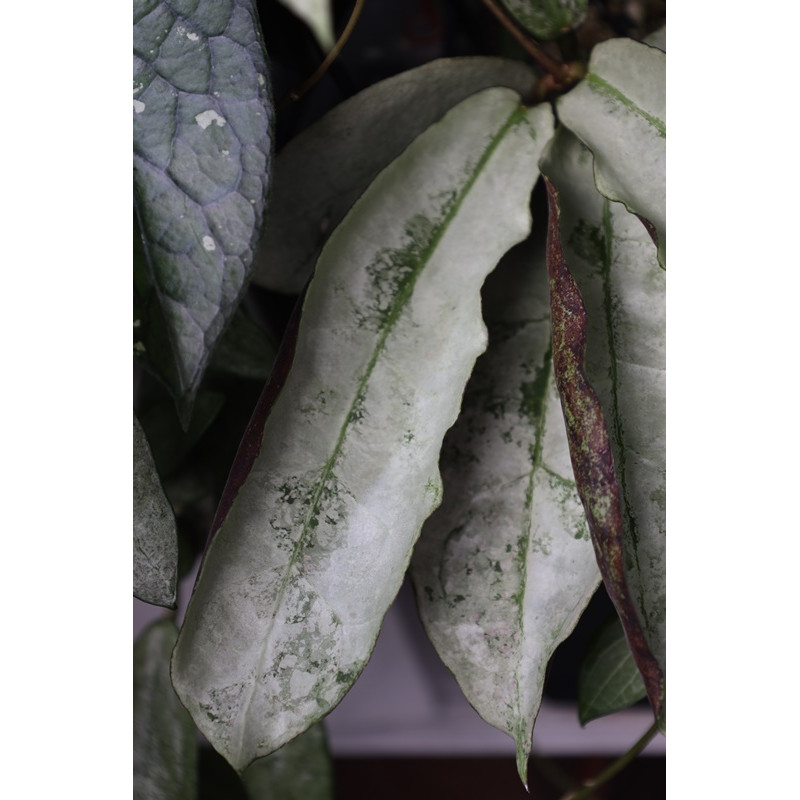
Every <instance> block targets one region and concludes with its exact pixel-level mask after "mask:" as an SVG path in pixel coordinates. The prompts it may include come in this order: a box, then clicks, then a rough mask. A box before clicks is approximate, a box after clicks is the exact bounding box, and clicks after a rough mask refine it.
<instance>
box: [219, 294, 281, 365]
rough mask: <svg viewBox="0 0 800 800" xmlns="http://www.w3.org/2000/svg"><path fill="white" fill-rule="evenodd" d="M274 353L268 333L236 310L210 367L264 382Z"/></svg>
mask: <svg viewBox="0 0 800 800" xmlns="http://www.w3.org/2000/svg"><path fill="white" fill-rule="evenodd" d="M275 352H276V348H275V345H274V344H273V343H272V342H271V341H270V340H269V338H268V337H267V334H266V333H264V331H263V330H262V329H261V328H259V327H258V325H256V324H255V323H254V322H252V321H251V320H250V318H249V317H248V316H247V315H246V314H245V313H244V312H243V311H242V310H241V309H239V310H238V311H237V312H236V314H234V316H233V319H232V320H231V324H230V326H229V327H228V329H227V330H226V331H225V333H224V334H223V335H222V338H221V339H220V341H219V344H218V345H217V347H216V349H215V350H214V356H213V358H212V359H211V369H215V370H219V371H220V372H227V373H229V374H231V375H237V376H238V377H240V378H251V379H253V380H259V381H265V380H266V379H267V378H269V373H270V370H271V369H272V362H273V361H274V360H275Z"/></svg>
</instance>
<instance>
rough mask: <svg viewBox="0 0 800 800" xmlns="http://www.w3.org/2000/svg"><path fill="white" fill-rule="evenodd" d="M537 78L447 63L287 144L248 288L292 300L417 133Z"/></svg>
mask: <svg viewBox="0 0 800 800" xmlns="http://www.w3.org/2000/svg"><path fill="white" fill-rule="evenodd" d="M535 82H536V74H535V73H534V72H533V71H532V70H531V69H529V68H528V67H527V66H525V65H524V64H522V63H520V62H517V61H509V60H506V59H502V58H487V57H475V58H451V59H441V60H439V61H434V62H432V63H430V64H425V65H424V66H422V67H418V68H417V69H412V70H409V71H408V72H404V73H402V74H400V75H396V76H395V77H392V78H389V79H387V80H385V81H381V82H380V83H376V84H374V85H373V86H370V87H369V88H368V89H364V91H362V92H360V93H359V94H357V95H355V96H354V97H351V98H350V99H349V100H346V101H345V102H344V103H342V104H340V105H338V106H337V107H336V108H334V109H333V110H332V111H330V112H328V113H327V114H326V115H325V116H324V117H322V119H320V120H319V121H318V122H317V123H316V124H314V125H312V126H311V127H309V128H308V129H307V130H305V131H303V133H302V134H301V135H300V136H298V137H296V138H295V139H293V140H292V141H291V142H290V143H289V144H288V145H287V146H286V147H285V148H284V149H283V150H282V151H281V153H280V155H279V156H278V158H277V159H276V161H275V171H274V176H273V181H272V192H273V194H272V199H271V201H270V206H269V211H268V214H267V223H266V225H265V227H264V233H263V236H262V239H261V242H260V243H259V246H258V250H257V251H256V274H255V277H254V279H253V280H254V281H255V282H256V283H258V284H259V285H261V286H263V287H265V288H267V289H272V290H274V291H278V292H286V293H287V294H298V293H299V292H300V291H301V289H302V288H303V287H304V286H305V284H306V282H307V280H308V278H309V276H310V275H311V272H312V270H313V268H314V264H315V263H316V260H317V257H318V256H319V253H320V251H321V250H322V246H323V245H324V244H325V241H326V240H327V238H328V236H329V235H330V233H331V231H333V230H334V228H335V227H336V226H337V225H338V224H339V222H340V221H341V219H342V217H344V215H345V214H346V213H347V211H348V210H349V209H350V207H351V206H352V205H353V203H354V202H355V201H356V198H358V196H359V195H360V194H361V193H362V192H363V191H364V189H366V187H367V186H368V185H369V183H370V181H371V180H372V179H373V178H374V177H375V176H376V175H377V174H378V172H380V170H382V169H383V168H384V167H385V166H386V165H387V164H388V163H389V162H390V161H392V159H394V158H396V157H397V156H399V155H400V153H402V152H403V150H404V149H405V148H406V147H407V146H408V145H409V144H410V143H411V142H412V141H413V140H414V138H415V137H416V136H418V135H419V134H420V133H422V131H424V130H425V129H426V128H428V127H429V126H430V125H432V124H433V123H434V122H436V121H437V120H438V119H440V118H441V117H442V115H443V114H444V113H445V112H446V111H447V110H448V109H450V108H452V107H453V106H454V105H456V104H457V103H459V102H460V101H461V100H464V99H465V98H466V97H469V95H471V94H474V93H475V92H477V91H480V90H481V89H485V88H488V87H490V86H507V87H508V88H510V89H514V90H515V91H518V92H519V93H520V94H521V95H523V96H524V95H525V93H526V92H529V91H530V90H531V89H532V88H533V86H534V84H535Z"/></svg>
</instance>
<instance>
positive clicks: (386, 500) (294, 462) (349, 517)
mask: <svg viewBox="0 0 800 800" xmlns="http://www.w3.org/2000/svg"><path fill="white" fill-rule="evenodd" d="M552 126H553V119H552V114H551V112H550V110H549V108H547V107H540V108H537V109H528V108H525V107H523V106H522V105H521V104H520V98H519V96H518V95H517V94H516V93H514V92H512V91H510V90H508V89H489V90H486V91H484V92H480V93H479V94H476V95H474V96H473V97H470V98H468V99H467V100H465V101H463V102H462V103H460V104H459V105H458V106H456V107H455V108H454V109H452V110H451V111H450V112H449V113H448V114H447V115H446V116H445V117H444V118H443V119H442V120H441V121H440V122H439V123H437V124H435V125H433V126H432V127H431V128H429V129H428V130H427V131H425V133H423V134H422V135H421V136H420V137H419V138H417V139H416V140H415V141H414V142H413V143H412V144H411V145H410V146H409V147H408V148H407V149H406V150H405V151H404V152H403V153H402V155H401V156H400V157H399V158H397V159H396V160H395V161H394V162H392V163H391V164H390V165H389V166H388V167H387V168H386V169H385V170H384V171H383V172H381V173H380V175H379V176H378V177H377V178H376V179H375V180H374V181H373V183H372V184H371V185H370V187H369V188H368V189H367V191H366V192H365V193H364V194H363V195H362V197H361V198H360V200H359V201H358V202H357V203H356V205H355V206H354V207H353V209H352V210H351V211H350V213H349V214H348V215H347V217H346V218H345V219H344V221H343V222H342V224H341V225H340V226H339V227H338V229H337V230H336V231H335V232H334V234H333V235H332V236H331V238H330V240H329V241H328V243H327V245H326V246H325V249H324V250H323V252H322V255H321V256H320V259H319V262H318V264H317V267H316V273H315V277H314V279H313V280H312V281H311V283H310V284H309V288H308V291H307V293H306V296H305V300H304V303H303V310H302V316H301V319H300V323H299V329H298V332H297V337H296V346H295V356H294V362H293V364H292V367H291V369H290V371H289V373H288V375H287V376H286V379H285V383H284V384H283V388H282V389H281V390H280V393H279V394H278V395H277V398H276V399H275V401H274V404H273V405H272V408H271V411H270V413H269V416H268V417H267V419H266V424H265V427H264V430H263V437H262V438H261V439H260V440H259V441H258V443H257V446H254V447H253V448H251V449H250V450H249V452H248V456H247V457H248V458H252V462H251V463H252V468H251V469H250V470H249V473H248V474H247V477H246V478H245V479H244V480H243V482H242V483H241V487H240V488H239V491H238V493H237V494H236V495H235V498H234V499H233V502H232V503H231V505H230V507H229V508H226V509H225V512H224V513H223V514H222V515H221V517H220V519H218V521H217V524H218V525H219V529H218V530H217V532H216V534H215V536H214V538H213V540H212V542H211V544H210V546H209V549H208V551H207V553H206V556H205V559H204V562H203V565H202V567H201V571H200V575H199V579H198V582H197V585H196V587H195V592H194V595H193V597H192V600H191V601H190V605H189V609H188V611H187V615H186V620H185V622H184V625H183V628H182V629H181V633H180V637H179V640H178V644H177V647H176V649H175V653H174V656H173V662H172V675H173V682H174V684H175V688H176V690H177V692H178V694H179V695H180V697H181V699H182V700H183V702H184V703H185V704H186V706H187V708H188V709H189V710H190V712H191V713H192V716H193V718H194V719H195V721H196V723H197V725H198V727H199V728H200V729H201V731H202V732H203V733H204V734H205V736H206V737H207V738H208V739H209V741H210V742H211V743H212V744H213V745H214V747H215V748H216V749H217V750H218V751H219V752H220V753H221V754H222V755H224V756H225V757H226V758H227V759H228V761H229V762H230V763H231V764H232V765H233V766H234V767H235V768H236V769H238V770H240V771H241V770H243V769H244V768H245V767H247V765H248V764H250V762H251V761H253V760H254V759H256V758H258V757H260V756H263V755H266V754H268V753H270V752H272V751H274V750H276V749H277V748H278V747H280V746H282V745H283V744H285V743H286V742H287V741H289V740H290V739H292V738H293V737H295V736H296V735H298V734H299V733H302V732H303V731H304V730H306V729H307V728H308V727H309V726H310V725H312V724H313V723H314V722H316V721H317V720H319V719H320V718H321V717H323V716H324V715H325V714H327V713H328V711H330V710H331V708H333V706H335V705H336V704H337V703H338V702H339V700H341V698H342V697H343V696H344V694H345V693H346V692H347V690H348V689H349V688H350V686H351V685H352V683H353V682H354V681H355V679H356V677H357V676H358V675H359V673H360V672H361V670H362V669H363V667H364V665H365V663H366V661H367V659H368V658H369V655H370V652H371V651H372V648H373V646H374V643H375V639H376V637H377V635H378V631H379V629H380V625H381V622H382V619H383V616H384V614H385V612H386V610H387V608H388V607H389V605H390V603H391V602H392V600H393V599H394V597H395V595H396V593H397V591H398V589H399V587H400V584H401V582H402V579H403V575H404V573H405V571H406V568H407V566H408V562H409V560H410V557H411V551H412V547H413V545H414V542H415V541H416V539H417V537H418V535H419V531H420V528H421V526H422V523H423V522H424V520H425V519H426V518H427V517H428V516H429V515H430V513H431V512H432V511H433V510H434V509H435V508H436V506H437V505H438V504H439V502H440V501H441V479H440V476H439V471H438V458H439V451H440V449H441V444H442V439H443V437H444V434H445V432H446V430H447V429H448V428H449V427H450V426H451V425H452V424H453V422H454V421H455V419H456V416H457V413H458V408H459V405H460V402H461V396H462V393H463V391H464V386H465V385H466V382H467V379H468V377H469V374H470V372H471V370H472V367H473V365H474V363H475V359H476V358H477V356H478V355H479V354H480V353H481V352H482V351H483V349H484V348H485V346H486V331H485V327H484V325H483V322H482V319H481V311H480V287H481V285H482V284H483V282H484V280H485V278H486V275H487V274H488V273H489V272H490V271H491V270H492V269H493V268H494V266H495V265H496V264H497V262H498V261H499V260H500V258H501V257H502V255H503V254H504V253H505V252H506V251H507V250H508V249H509V248H510V247H511V246H512V245H514V244H516V243H517V242H519V241H521V240H523V239H524V238H525V237H526V236H527V234H528V232H529V230H530V212H529V210H528V205H529V199H530V194H531V190H532V187H533V184H534V182H535V180H536V176H537V175H538V169H537V160H538V158H539V153H540V151H541V147H542V144H543V143H544V142H545V141H546V140H547V139H548V138H549V136H550V134H551V131H552Z"/></svg>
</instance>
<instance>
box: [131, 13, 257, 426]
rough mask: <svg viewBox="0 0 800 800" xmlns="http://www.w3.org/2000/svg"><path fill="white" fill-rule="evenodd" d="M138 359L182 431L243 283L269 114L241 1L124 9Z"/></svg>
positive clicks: (252, 30)
mask: <svg viewBox="0 0 800 800" xmlns="http://www.w3.org/2000/svg"><path fill="white" fill-rule="evenodd" d="M133 73H134V85H133V89H134V92H133V95H134V100H133V178H134V202H135V207H136V213H137V217H138V224H139V228H140V230H141V236H142V239H141V244H142V250H143V256H144V262H145V268H144V269H143V270H141V271H140V272H139V274H138V275H137V276H136V277H137V284H138V285H137V292H138V294H139V295H140V296H139V298H138V300H139V310H140V313H141V314H142V319H141V321H140V322H141V330H140V342H139V345H138V346H139V353H140V355H142V356H143V357H144V358H145V360H146V363H147V365H148V366H149V368H150V369H152V370H153V371H154V372H155V373H156V374H157V375H158V376H159V377H160V378H161V379H162V380H163V381H164V382H165V383H166V384H167V386H169V388H170V390H171V391H172V393H173V395H174V397H175V400H176V403H177V406H178V409H179V412H180V414H181V417H182V419H183V421H184V423H185V424H188V419H189V416H190V414H191V408H192V404H193V401H194V396H195V394H196V392H197V388H198V385H199V383H200V380H201V379H202V376H203V372H204V370H205V367H206V364H207V363H208V360H209V358H210V355H211V351H212V349H213V347H214V344H215V342H216V340H217V339H218V337H219V336H220V334H221V333H222V330H223V328H224V327H225V324H226V322H227V321H228V319H229V318H230V316H231V315H232V314H233V311H234V310H235V308H236V306H237V304H238V302H239V299H240V297H241V295H242V292H243V290H244V288H245V286H246V283H247V281H248V279H249V276H250V274H251V272H252V262H253V249H254V247H255V244H256V241H257V238H258V234H259V232H260V226H261V219H262V215H263V211H264V200H265V196H266V189H267V182H268V180H269V173H270V165H271V126H272V107H271V101H270V96H269V86H268V72H267V64H266V54H265V52H264V47H263V43H262V41H261V34H260V29H259V27H258V22H257V14H256V9H255V4H254V3H253V0H224V2H211V0H201V2H199V3H197V2H191V3H190V2H187V1H186V0H181V2H171V3H166V2H153V0H135V2H134V58H133Z"/></svg>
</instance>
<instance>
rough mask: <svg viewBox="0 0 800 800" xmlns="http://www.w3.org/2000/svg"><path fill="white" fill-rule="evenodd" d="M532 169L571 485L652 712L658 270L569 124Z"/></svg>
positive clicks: (659, 433) (662, 453) (660, 490)
mask: <svg viewBox="0 0 800 800" xmlns="http://www.w3.org/2000/svg"><path fill="white" fill-rule="evenodd" d="M542 172H543V173H544V174H545V175H546V176H547V177H548V178H549V179H550V180H551V181H552V184H554V185H555V188H554V187H553V185H552V184H550V188H551V192H550V200H551V203H552V204H553V206H554V209H553V211H551V221H550V222H551V234H552V236H551V242H550V245H549V250H550V263H549V266H550V269H551V270H552V272H551V296H552V303H553V308H554V310H553V319H554V339H553V342H554V344H553V346H554V353H557V354H558V355H556V356H555V357H554V360H555V363H556V378H557V379H558V380H559V389H560V391H561V396H562V400H563V402H564V406H565V418H566V421H567V430H568V433H569V435H570V450H571V453H572V460H573V466H574V468H575V476H576V479H577V482H578V490H579V491H580V492H581V496H582V499H583V501H584V505H585V506H586V507H587V514H588V516H589V524H590V528H591V529H592V537H593V539H594V543H595V548H596V550H597V558H598V563H599V565H600V571H601V573H602V574H603V579H604V581H605V584H606V588H607V589H608V593H609V596H610V597H611V599H612V601H613V602H614V604H615V606H616V608H617V612H618V613H619V616H620V619H621V620H622V624H623V626H624V628H625V632H626V634H627V637H628V642H629V644H630V647H631V650H632V651H633V655H634V657H635V659H636V663H637V665H638V667H639V669H640V671H641V672H642V676H643V677H644V681H645V685H646V687H647V692H648V696H649V698H650V702H651V704H652V705H653V708H654V710H655V712H656V714H657V715H658V716H661V714H662V713H663V711H664V680H665V674H666V672H665V670H666V663H665V662H666V608H665V606H666V508H665V506H666V443H665V442H666V372H665V369H666V352H665V351H666V341H665V338H666V337H665V289H666V273H665V272H664V271H663V270H661V269H658V268H657V263H656V258H655V253H654V250H653V247H652V243H651V242H650V239H649V236H648V234H647V232H646V231H645V229H644V228H643V226H642V225H641V224H640V223H639V221H638V220H637V219H636V218H635V217H633V216H632V215H631V214H628V213H627V212H626V211H625V209H624V207H623V206H621V205H620V204H619V203H612V202H610V201H609V200H608V199H607V198H604V197H602V196H601V195H600V194H599V193H598V192H597V191H596V190H595V188H594V183H593V178H592V157H591V153H590V152H589V151H588V150H587V149H586V148H585V147H584V146H583V145H582V144H581V143H580V142H579V141H578V140H577V139H576V138H575V137H574V136H572V135H571V134H570V133H569V132H568V131H566V130H563V129H562V130H560V131H559V133H558V134H557V136H556V137H555V139H554V140H553V141H552V142H551V145H550V148H549V149H548V152H547V154H546V155H545V158H544V159H543V160H542ZM556 206H557V208H558V214H560V217H559V220H560V224H556V216H557V213H556V209H555V207H556ZM556 320H558V324H556ZM559 364H560V365H559Z"/></svg>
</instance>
